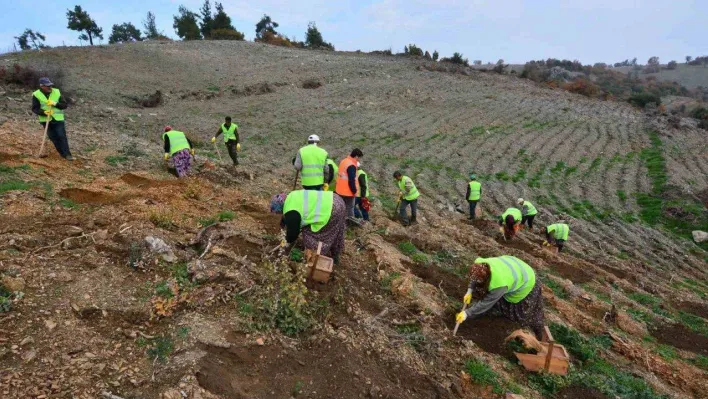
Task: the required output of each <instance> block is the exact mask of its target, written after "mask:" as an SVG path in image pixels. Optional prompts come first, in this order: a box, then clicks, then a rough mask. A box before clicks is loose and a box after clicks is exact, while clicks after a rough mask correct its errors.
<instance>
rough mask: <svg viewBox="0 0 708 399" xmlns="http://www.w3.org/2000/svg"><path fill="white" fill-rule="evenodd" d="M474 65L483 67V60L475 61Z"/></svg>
mask: <svg viewBox="0 0 708 399" xmlns="http://www.w3.org/2000/svg"><path fill="white" fill-rule="evenodd" d="M473 64H475V65H477V66H479V65H482V60H474V62H473Z"/></svg>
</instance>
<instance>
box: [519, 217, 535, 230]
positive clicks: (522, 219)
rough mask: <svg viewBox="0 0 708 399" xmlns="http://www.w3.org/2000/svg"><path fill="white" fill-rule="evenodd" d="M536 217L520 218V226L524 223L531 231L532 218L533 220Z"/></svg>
mask: <svg viewBox="0 0 708 399" xmlns="http://www.w3.org/2000/svg"><path fill="white" fill-rule="evenodd" d="M535 217H536V215H526V216H523V217H522V218H521V225H522V226H523V225H524V223H526V224H528V225H529V227H530V228H532V229H533V218H535Z"/></svg>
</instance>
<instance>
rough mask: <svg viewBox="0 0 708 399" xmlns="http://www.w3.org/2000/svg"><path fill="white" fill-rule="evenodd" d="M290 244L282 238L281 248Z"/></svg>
mask: <svg viewBox="0 0 708 399" xmlns="http://www.w3.org/2000/svg"><path fill="white" fill-rule="evenodd" d="M289 245H290V244H289V243H288V242H287V241H285V239H282V240H280V248H285V247H287V246H289Z"/></svg>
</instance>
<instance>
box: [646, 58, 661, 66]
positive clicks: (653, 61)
mask: <svg viewBox="0 0 708 399" xmlns="http://www.w3.org/2000/svg"><path fill="white" fill-rule="evenodd" d="M647 65H651V66H659V57H657V56H654V57H650V58H649V60H648V61H647Z"/></svg>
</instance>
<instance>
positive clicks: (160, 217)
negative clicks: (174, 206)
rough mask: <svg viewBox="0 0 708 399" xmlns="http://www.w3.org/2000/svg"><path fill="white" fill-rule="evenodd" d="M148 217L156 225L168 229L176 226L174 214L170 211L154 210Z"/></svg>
mask: <svg viewBox="0 0 708 399" xmlns="http://www.w3.org/2000/svg"><path fill="white" fill-rule="evenodd" d="M148 219H149V220H150V222H152V224H154V225H155V227H159V228H162V229H167V230H169V229H172V228H174V227H175V224H174V222H173V217H172V214H171V213H169V212H153V213H151V214H150V216H149V217H148Z"/></svg>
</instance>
